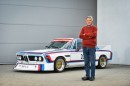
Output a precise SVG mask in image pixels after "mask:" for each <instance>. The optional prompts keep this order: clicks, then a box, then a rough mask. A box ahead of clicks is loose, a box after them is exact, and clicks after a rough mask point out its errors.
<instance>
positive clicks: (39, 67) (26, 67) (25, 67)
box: [14, 63, 54, 71]
mask: <svg viewBox="0 0 130 86" xmlns="http://www.w3.org/2000/svg"><path fill="white" fill-rule="evenodd" d="M14 70H19V71H53V70H54V63H48V64H16V65H15V67H14Z"/></svg>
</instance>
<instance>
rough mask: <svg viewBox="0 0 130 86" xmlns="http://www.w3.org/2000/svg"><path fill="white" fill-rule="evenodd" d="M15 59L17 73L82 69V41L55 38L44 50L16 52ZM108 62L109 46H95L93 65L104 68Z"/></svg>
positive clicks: (110, 53)
mask: <svg viewBox="0 0 130 86" xmlns="http://www.w3.org/2000/svg"><path fill="white" fill-rule="evenodd" d="M16 58H17V63H16V65H15V67H14V70H18V71H56V72H62V71H64V70H65V68H70V67H83V66H84V56H83V50H82V39H80V38H55V39H53V40H52V41H51V42H50V44H48V45H47V46H45V48H44V49H40V50H30V51H20V52H17V53H16ZM109 60H112V52H111V46H110V45H105V46H97V47H96V61H95V65H96V66H97V67H98V68H102V69H103V68H106V66H107V63H108V62H109Z"/></svg>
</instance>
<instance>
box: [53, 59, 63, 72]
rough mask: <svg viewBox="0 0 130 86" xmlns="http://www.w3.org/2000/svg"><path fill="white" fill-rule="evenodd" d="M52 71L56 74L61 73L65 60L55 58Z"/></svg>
mask: <svg viewBox="0 0 130 86" xmlns="http://www.w3.org/2000/svg"><path fill="white" fill-rule="evenodd" d="M54 69H55V71H56V72H62V71H64V69H65V60H64V59H63V58H57V59H56V60H55V62H54Z"/></svg>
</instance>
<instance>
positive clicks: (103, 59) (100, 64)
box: [98, 56, 107, 69]
mask: <svg viewBox="0 0 130 86" xmlns="http://www.w3.org/2000/svg"><path fill="white" fill-rule="evenodd" d="M106 66H107V59H106V57H105V56H101V57H100V58H99V61H98V68H100V69H104V68H106Z"/></svg>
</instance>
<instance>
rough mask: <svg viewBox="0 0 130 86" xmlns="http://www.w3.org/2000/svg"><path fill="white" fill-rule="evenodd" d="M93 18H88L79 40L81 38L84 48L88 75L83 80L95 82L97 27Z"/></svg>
mask: <svg viewBox="0 0 130 86" xmlns="http://www.w3.org/2000/svg"><path fill="white" fill-rule="evenodd" d="M92 24H93V17H92V16H88V17H87V18H86V26H84V27H83V28H82V30H81V32H80V35H79V38H81V39H82V40H83V41H82V46H83V55H84V63H85V72H86V75H85V76H84V77H82V80H90V81H94V80H95V58H96V56H95V52H96V45H97V27H95V26H93V25H92Z"/></svg>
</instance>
